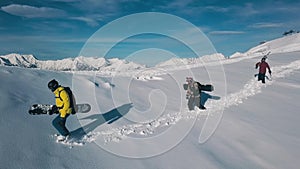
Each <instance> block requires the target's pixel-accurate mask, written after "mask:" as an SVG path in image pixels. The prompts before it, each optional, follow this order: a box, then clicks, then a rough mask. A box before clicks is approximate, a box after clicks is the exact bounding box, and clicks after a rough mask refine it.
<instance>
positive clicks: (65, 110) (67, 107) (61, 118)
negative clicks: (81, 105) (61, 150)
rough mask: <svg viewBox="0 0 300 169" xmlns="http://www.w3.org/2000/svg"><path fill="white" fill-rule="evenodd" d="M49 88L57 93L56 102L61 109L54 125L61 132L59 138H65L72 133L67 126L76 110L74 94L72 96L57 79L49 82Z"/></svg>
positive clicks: (53, 122)
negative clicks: (69, 118)
mask: <svg viewBox="0 0 300 169" xmlns="http://www.w3.org/2000/svg"><path fill="white" fill-rule="evenodd" d="M48 88H49V89H50V90H51V91H52V92H53V93H54V95H55V104H56V107H57V109H58V111H59V115H58V116H57V117H56V118H55V119H54V120H53V121H52V125H53V126H54V127H55V129H56V130H57V131H58V132H59V134H60V135H59V136H58V137H57V139H58V140H65V139H66V138H67V137H68V136H69V135H70V132H69V130H68V129H67V127H66V120H67V118H68V117H69V115H70V114H72V113H73V112H74V105H73V104H72V103H73V96H70V94H69V92H68V91H67V90H66V88H67V87H63V86H61V85H59V84H58V82H57V81H56V80H55V79H53V80H51V81H50V82H49V83H48ZM69 90H70V89H69Z"/></svg>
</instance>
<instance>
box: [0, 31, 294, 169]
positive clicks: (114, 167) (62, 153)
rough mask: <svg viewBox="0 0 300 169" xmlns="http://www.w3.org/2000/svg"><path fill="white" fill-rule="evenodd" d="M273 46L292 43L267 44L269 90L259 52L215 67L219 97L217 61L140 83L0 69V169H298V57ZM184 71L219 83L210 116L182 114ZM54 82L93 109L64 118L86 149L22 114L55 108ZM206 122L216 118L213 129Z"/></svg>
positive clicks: (47, 120) (45, 121)
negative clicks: (260, 74) (39, 106)
mask: <svg viewBox="0 0 300 169" xmlns="http://www.w3.org/2000/svg"><path fill="white" fill-rule="evenodd" d="M287 38H289V37H287ZM295 42H296V41H295ZM275 43H281V44H288V43H290V42H289V41H284V40H280V41H274V42H273V43H272V45H271V47H270V48H269V49H268V50H270V51H271V52H272V53H271V54H270V55H269V57H268V60H267V61H268V62H269V64H270V66H271V69H272V72H273V73H272V80H271V81H267V82H266V84H261V83H260V82H258V81H257V80H256V79H255V78H254V76H253V75H254V74H255V73H257V70H256V69H254V64H255V63H256V62H257V61H259V60H260V58H261V56H262V54H263V53H262V52H257V53H253V55H251V53H250V52H249V53H248V55H245V56H244V57H234V58H232V59H226V60H224V61H222V62H221V63H223V66H222V67H223V70H224V73H225V75H226V84H225V85H226V91H227V92H226V93H224V92H223V89H222V86H223V88H224V87H225V86H224V83H223V81H222V80H221V79H222V77H223V75H224V74H223V73H222V72H219V70H220V69H219V67H220V66H221V65H220V63H219V61H217V62H214V61H212V62H209V64H208V65H205V66H203V65H202V66H201V65H198V66H195V67H191V68H189V69H188V68H187V69H181V68H180V69H177V70H176V69H167V68H166V69H160V74H159V73H157V71H159V70H148V71H141V72H137V74H138V75H139V77H146V76H148V75H149V72H152V73H155V72H156V73H157V74H156V77H155V78H148V79H147V80H140V79H137V78H136V74H135V75H134V76H119V75H118V74H114V75H113V76H105V77H103V76H101V74H97V73H96V72H90V73H86V72H84V73H80V72H79V73H78V72H77V73H76V72H75V73H74V74H72V73H64V72H53V71H46V70H40V69H25V68H19V67H4V66H3V67H0V79H1V84H0V85H1V87H0V94H1V97H0V133H1V140H0V152H1V153H0V168H1V169H2V168H3V169H19V168H44V169H52V168H53V169H54V168H55V169H56V168H72V169H81V168H89V169H98V168H111V169H119V168H128V169H129V168H139V169H157V168H164V169H165V168H172V169H181V168H203V169H206V168H213V169H218V168H230V169H231V168H245V169H253V168H291V169H297V168H299V166H300V162H299V160H298V157H299V156H300V153H299V151H298V150H299V149H300V144H299V141H300V133H299V132H298V131H297V128H299V127H300V124H299V121H300V114H299V108H300V105H299V104H298V100H299V99H300V90H299V89H300V81H299V79H300V57H299V56H300V52H297V50H299V48H298V49H297V48H293V51H294V52H288V53H285V52H281V53H276V52H273V51H277V50H278V49H277V48H275V47H276V45H275ZM277 46H278V47H282V46H283V45H277ZM287 46H288V45H287ZM290 46H293V44H290ZM261 47H262V46H261ZM257 49H258V48H257ZM286 50H287V48H286ZM291 50H292V49H290V51H291ZM259 53H260V54H259ZM207 70H209V71H210V72H209V73H205V72H206V71H207ZM214 71H215V72H214ZM161 72H164V73H161ZM191 72H192V73H193V74H192V75H193V77H194V78H195V79H196V80H199V81H200V82H201V83H210V78H212V77H210V76H209V75H214V76H215V77H213V78H216V79H217V80H215V81H213V84H214V86H215V91H214V92H210V93H209V92H207V93H203V98H204V99H203V100H202V102H203V103H204V104H205V106H206V107H207V108H208V110H207V111H204V112H196V111H187V110H186V100H185V91H184V90H183V89H182V84H183V83H184V81H185V77H186V76H190V75H191ZM53 78H55V79H57V80H58V81H59V82H60V83H61V84H63V85H66V86H72V88H73V90H74V94H75V96H76V98H77V102H89V103H90V104H91V105H92V110H91V112H90V113H88V114H77V115H73V116H70V117H69V119H68V122H67V126H68V128H69V129H70V130H71V131H72V134H73V135H74V136H75V137H76V138H77V139H78V140H79V141H80V142H81V143H83V145H79V146H77V145H76V144H73V143H70V144H66V145H64V144H59V143H56V142H55V138H53V134H55V133H56V131H55V129H54V128H53V127H52V125H51V121H52V120H53V119H54V118H55V116H49V115H40V116H32V115H29V114H28V113H27V109H28V108H29V106H30V105H31V104H33V103H52V104H53V102H54V97H53V94H52V93H51V92H50V91H49V90H48V89H47V82H48V81H49V80H51V79H53ZM218 79H220V80H218ZM223 109H224V111H223ZM222 112H223V113H222ZM212 121H213V122H218V123H217V126H216V127H217V128H215V130H214V127H215V125H214V124H212V123H210V122H212ZM210 129H211V130H210ZM204 131H213V132H212V133H205V132H204ZM205 138H208V140H206V139H205ZM134 155H139V156H134ZM133 157H134V158H133Z"/></svg>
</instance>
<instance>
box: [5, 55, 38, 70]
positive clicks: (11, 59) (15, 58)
mask: <svg viewBox="0 0 300 169" xmlns="http://www.w3.org/2000/svg"><path fill="white" fill-rule="evenodd" d="M36 63H37V59H36V58H35V57H34V56H33V55H20V54H16V53H12V54H9V55H5V56H0V65H6V66H19V67H26V68H36Z"/></svg>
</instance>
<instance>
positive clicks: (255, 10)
mask: <svg viewBox="0 0 300 169" xmlns="http://www.w3.org/2000/svg"><path fill="white" fill-rule="evenodd" d="M299 11H300V1H297V0H293V1H290V0H275V1H271V0H265V1H261V0H259V1H244V0H237V1H225V0H174V1H171V0H107V1H105V0H43V1H40V0H27V1H23V0H1V1H0V23H1V24H0V32H1V33H0V43H1V45H0V54H1V55H3V54H9V53H13V52H15V53H21V54H34V55H35V56H36V57H37V58H38V59H41V60H47V59H61V58H66V57H76V56H78V54H79V52H80V50H81V48H82V47H83V45H84V44H85V42H86V40H88V38H89V37H90V36H92V35H93V34H94V33H95V32H96V31H97V30H98V29H100V28H101V27H103V26H104V25H105V24H107V23H109V22H111V21H113V20H115V19H118V18H120V17H122V16H126V15H129V14H134V13H139V12H163V13H168V14H172V15H176V16H178V17H181V18H183V19H185V20H187V21H189V22H191V23H192V24H194V25H195V26H197V27H198V28H200V29H201V30H202V31H203V33H204V34H205V35H206V36H207V37H208V38H209V39H210V40H211V42H212V44H213V45H214V46H215V48H216V50H217V52H219V53H223V54H224V55H226V56H229V55H231V54H233V53H234V52H237V51H239V52H245V51H247V50H248V49H249V48H251V47H253V46H255V45H257V44H258V43H259V42H261V41H264V40H271V39H275V38H278V37H281V36H282V34H283V32H285V31H288V30H291V29H293V30H296V31H299V30H300V22H299V21H300V19H299V18H300V12H299ZM124 26H127V25H124ZM178 46H181V47H178ZM147 48H161V49H162V50H166V51H169V50H170V51H171V52H173V53H176V51H175V52H174V51H172V49H177V52H178V53H177V54H176V55H178V56H179V57H194V56H193V54H192V53H191V51H189V50H188V49H186V47H184V45H182V44H181V45H180V42H176V40H174V39H171V38H168V37H164V36H158V35H144V36H134V37H132V38H130V39H127V40H125V41H124V42H122V43H119V45H118V46H116V47H115V48H114V50H113V51H112V52H110V53H109V55H108V57H120V58H125V57H126V56H128V55H131V54H132V53H134V52H137V51H139V50H145V49H147Z"/></svg>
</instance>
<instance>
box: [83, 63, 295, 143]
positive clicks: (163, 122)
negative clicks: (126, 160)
mask: <svg viewBox="0 0 300 169" xmlns="http://www.w3.org/2000/svg"><path fill="white" fill-rule="evenodd" d="M298 69H300V60H297V61H294V62H292V63H290V64H288V65H283V66H277V67H273V68H272V70H273V76H272V81H267V82H266V84H262V83H261V82H258V81H257V79H256V78H253V79H251V80H250V81H248V83H246V84H245V85H244V87H243V88H242V89H241V90H240V91H238V92H235V93H232V94H229V95H228V96H225V97H223V98H221V99H220V100H208V101H207V103H206V107H208V110H206V111H188V110H186V111H183V112H179V113H177V114H166V115H164V116H162V117H160V118H158V119H155V120H153V121H151V122H149V123H146V124H132V125H125V126H122V127H118V128H112V129H110V130H106V131H101V132H89V133H88V134H87V135H86V136H85V137H84V138H83V141H84V142H92V141H95V140H96V139H97V137H98V136H101V137H103V138H104V141H105V142H106V143H108V142H119V141H121V140H122V139H125V138H126V137H128V136H129V135H140V136H148V135H153V134H154V133H155V131H156V130H158V129H159V128H163V127H167V126H170V125H174V124H176V123H177V122H178V121H180V120H188V119H195V118H197V117H199V116H206V117H208V116H211V117H216V118H220V117H221V116H222V112H223V110H224V108H229V107H230V106H234V105H239V104H242V103H243V101H244V100H246V99H247V98H248V97H251V96H254V95H256V94H258V93H261V89H262V88H263V87H267V86H269V85H272V84H273V83H274V81H276V79H279V78H283V77H286V76H288V75H290V74H291V73H293V72H294V71H295V70H298ZM218 116H219V117H218Z"/></svg>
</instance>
